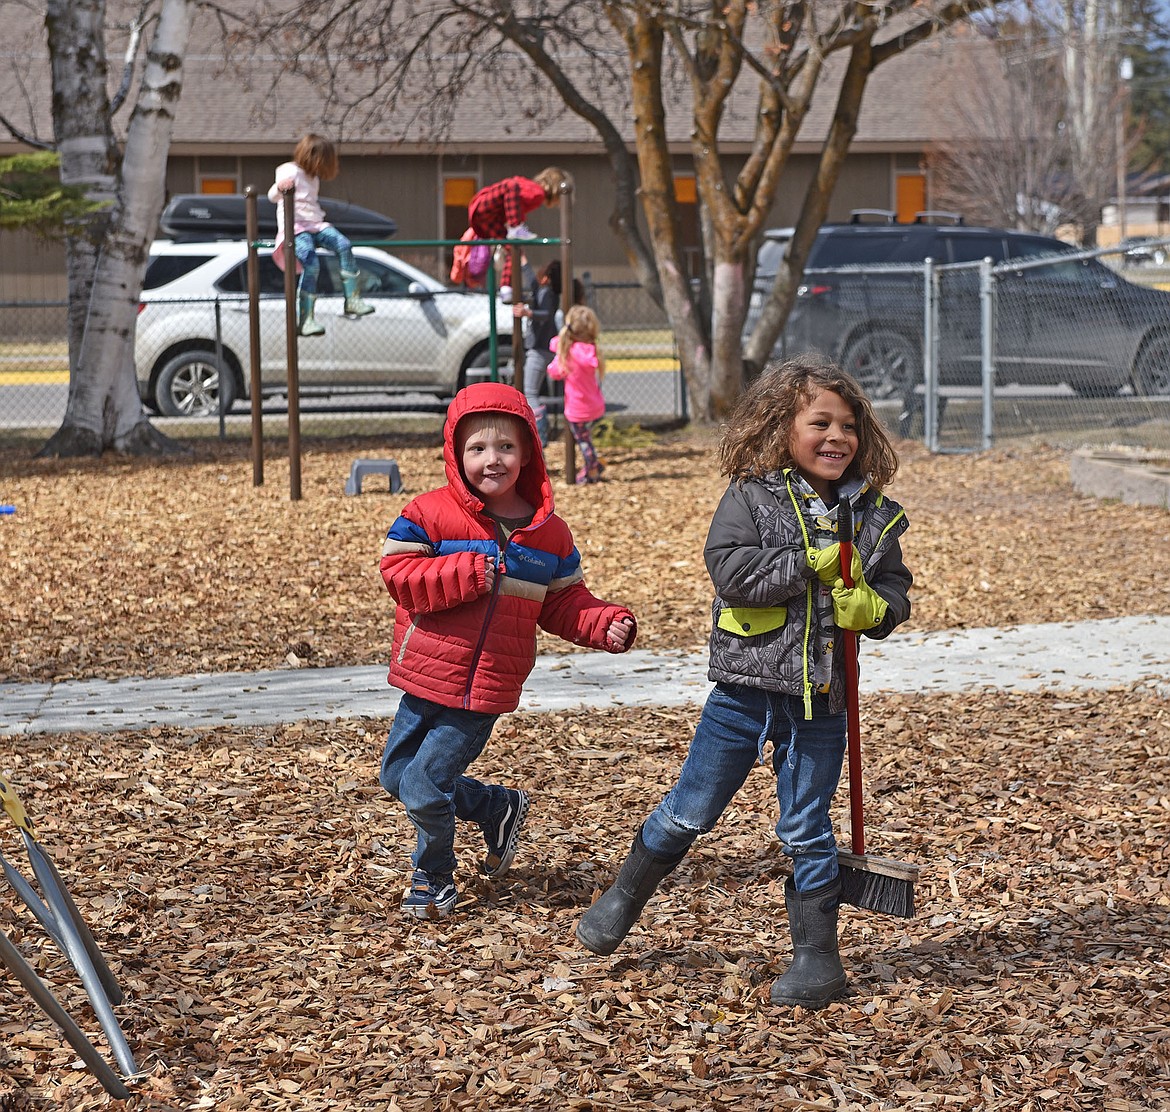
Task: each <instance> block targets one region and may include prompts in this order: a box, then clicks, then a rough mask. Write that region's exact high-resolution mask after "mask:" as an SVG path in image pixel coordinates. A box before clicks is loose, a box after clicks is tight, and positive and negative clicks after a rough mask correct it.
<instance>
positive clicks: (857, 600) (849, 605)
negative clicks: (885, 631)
mask: <svg viewBox="0 0 1170 1112" xmlns="http://www.w3.org/2000/svg"><path fill="white" fill-rule="evenodd" d="M889 605H890V604H889V603H888V602H886V600H885V599H884V598H882V597H881V595H879V594H878V593H877V592H876V591H875V590H874V589H873V588H872V587H871V586H870V585H869V584H868V583H866V581H865V580H864V579H862V578H861V576H860V575H856V576H854V578H853V586H852V587H846V586H845V581H844V580H843V579H838V580H837V585H836V586H835V587H834V588H833V621H835V622H836V623H837V625H838V626H840V627H841V629H851V630H853V631H854V632H855V633H860V632H861V631H862V630H863V629H873V627H874V626H876V625H879V624H880V623H881V620H882V619H883V618H884V617H885V616H886V610H887V609H889Z"/></svg>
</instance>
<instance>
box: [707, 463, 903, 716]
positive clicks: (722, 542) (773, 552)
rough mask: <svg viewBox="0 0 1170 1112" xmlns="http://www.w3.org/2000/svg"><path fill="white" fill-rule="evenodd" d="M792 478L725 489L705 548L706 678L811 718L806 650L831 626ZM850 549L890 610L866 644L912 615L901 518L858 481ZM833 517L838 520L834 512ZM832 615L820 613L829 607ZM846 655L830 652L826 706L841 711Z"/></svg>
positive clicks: (778, 476)
mask: <svg viewBox="0 0 1170 1112" xmlns="http://www.w3.org/2000/svg"><path fill="white" fill-rule="evenodd" d="M802 486H803V484H802V483H801V481H800V479H799V476H798V475H797V474H796V472H794V471H790V470H789V471H784V472H772V473H770V474H768V475H766V476H764V477H763V478H760V479H749V480H747V481H745V482H743V483H735V482H733V483H732V484H731V485H730V486H729V487H728V488H727V490H726V492H725V493H724V495H723V498H722V500H721V501H720V503H719V506H718V508H717V509H716V510H715V515H714V517H713V518H712V519H711V528H710V531H709V532H708V535H707V544H706V546H705V548H704V550H703V555H704V558H705V559H706V562H707V571H708V573H709V574H710V576H711V581H712V582H713V583H714V585H715V600H714V602H713V604H712V611H711V614H712V628H711V658H710V666H709V670H708V673H707V675H708V678H709V679H711V680H712V681H714V682H716V683H733V684H744V685H745V686H748V687H761V688H766V689H768V690H770V691H779V692H783V693H785V694H788V695H796V696H800V697H802V698H804V700H805V707H806V714H811V709H810V708H811V704H810V702H809V700H810V698H811V691H812V674H811V661H810V650H811V646H812V643H813V639H814V638H815V636H816V629H817V626H818V624H819V623H824V622H828V623H829V624H831V623H832V621H833V615H832V607H831V604H829V605H828V606H827V607H826V604H825V603H823V602H821V601H820V591H819V589H818V588H819V582H818V580H817V578H816V573H815V572H814V571H813V570H812V568H810V567H809V565H808V558H807V556H806V555H805V553H806V551H807V549H808V548H809V547H810V544H811V539H812V536H813V533H814V531H815V525H814V520H813V516H812V514H811V512H810V511H809V510H808V508H807V507H806V505H805V502H806V498H805V496H804V495H803V494H802V493H801V487H802ZM850 502H851V504H852V506H853V516H854V530H855V543H856V545H857V549H858V552H859V553H860V555H861V560H862V567H863V574H864V576H865V581H866V582H867V583H868V584H869V585H870V586H871V587H872V588H873V589H874V590H875V591H876V592H877V593H878V594H879V595H881V597H882V598H883V599H885V600H886V602H887V603H889V608H888V609H887V611H886V615H885V617H884V618H883V619H882V622H881V624H880V625H878V626H875V627H874V628H873V629H870V630H866V631H865V635H866V636H867V637H874V638H882V637H887V636H889V634H890V633H891V632H892V631H893V630H894V628H895V627H896V626H898V625H900V624H901V623H902V622H904V621H905V620H906V619H907V618H908V617H909V616H910V598H909V591H910V585H911V583H912V582H913V577H912V576H911V574H910V571H909V569H908V568H907V567H906V565H905V564H904V563H903V562H902V548H901V545H900V544H899V543H898V538H899V537H900V536H901V535H902V534H903V533H904V532H905V531H906V529H907V528H908V526H909V523H908V522H907V520H906V514H905V511H904V510H903V509H902V507H901V506H900V505H898V503H897V502H895V501H894V500H893V499H891V498H887V497H886V496H885V495H884V494H882V493H881V491H879V490H876V489H874V488H872V487H870V486H869V485H868V484H867V483H862V484H861V486H860V489H858V490H857V491H856V493H854V494H853V495H852V496H851V497H850ZM834 517H835V514H834ZM826 608H827V610H828V613H827V614H826V613H825V610H826ZM843 654H844V649H843V647H842V642H841V639H840V638H836V639H835V642H834V649H833V669H832V679H831V681H830V685H829V693H828V697H829V707H830V709H831V710H833V711H840V710H843V709H844V708H845V679H844V655H843Z"/></svg>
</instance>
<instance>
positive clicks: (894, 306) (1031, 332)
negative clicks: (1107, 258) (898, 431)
mask: <svg viewBox="0 0 1170 1112" xmlns="http://www.w3.org/2000/svg"><path fill="white" fill-rule="evenodd" d="M791 237H792V229H791V228H778V229H774V230H772V231H769V232H767V233H766V234H765V238H764V242H763V244H762V245H761V247H760V249H759V253H758V255H757V272H756V284H755V292H754V293H753V296H752V307H751V309H750V310H749V314H748V324H749V326H752V325H754V323H755V319H756V317H757V316H758V314H759V311H760V306H761V304H762V301H763V298H764V297H765V296H766V294H767V291H768V290H769V289H770V288H771V285H772V282H773V281H774V280H775V277H776V273H777V270H778V268H779V264H780V261H781V260H782V259H783V257H784V251H785V250H786V249H787V246H788V241H789V240H790V239H791ZM1076 255H1077V250H1076V248H1074V247H1071V246H1070V245H1069V244H1067V243H1063V242H1061V241H1060V240H1057V239H1051V238H1049V237H1047V236H1041V235H1035V234H1032V233H1030V232H1017V231H1010V230H1005V229H1001V228H981V227H972V226H969V225H966V224H964V223H963V222H962V218H961V217H959V216H956V215H954V214H950V213H946V214H940V213H921V214H919V216H918V218H917V219H916V220H915V222H914V223H913V224H898V223H895V219H894V214H893V213H890V212H885V211H875V210H861V211H858V212H855V213H854V214H853V216H852V218H851V219H850V221H849V222H848V223H843V224H825V225H823V226H822V227H821V228H820V229H819V231H818V232H817V237H816V239H815V240H814V242H813V246H812V250H811V251H810V253H809V258H808V262H807V264H806V267H805V273H804V281H803V284H802V285H801V287H800V290H799V292H798V295H797V298H796V301H795V302H794V304H793V308H792V312H791V314H790V316H789V319H788V323H787V325H786V327H785V330H784V333H783V335H782V336H781V338H780V341H779V343H778V345H777V349H776V351H775V354H776V355H784V354H786V353H787V354H795V353H797V352H801V351H809V350H816V351H821V352H823V353H825V354H826V355H828V356H829V357H830V358H832V359H834V360H836V361H837V362H838V363H840V364H841V365H842V366H843V367H844V368H845V369H846V370H848V371H849V372H850V373H852V374H853V375H854V376H856V377H857V378H858V379H859V380H860V381H861V382H862V384H863V385H864V386H865V387H866V389H867V391H868V392H869V393H870V395H871V396H872V397H875V398H882V397H887V396H890V395H897V394H902V393H904V392H905V391H906V390H907V388H908V387H912V386H913V384H915V383H919V382H921V381H922V368H923V356H922V348H923V335H924V331H925V327H924V296H923V272H922V269H921V266H920V264H921V263H922V262H923V261H924V260H925V259H927V258H931V259H933V260H934V261H935V262H936V263H938V264H944V263H959V262H974V261H977V260H979V259H984V258H990V259H991V260H992V262H993V263H994V264H995V265H996V267H997V300H996V318H995V319H996V328H995V362H996V369H997V383H998V384H1000V385H1002V384H1006V383H1021V384H1026V385H1040V386H1052V385H1057V384H1060V383H1067V384H1068V385H1069V386H1071V387H1072V388H1073V390H1075V391H1076V392H1077V393H1079V394H1082V395H1085V396H1090V397H1104V396H1108V395H1110V394H1115V393H1117V391H1118V390H1120V389H1122V388H1123V387H1126V386H1129V387H1131V388H1132V389H1133V391H1134V392H1135V393H1137V394H1144V395H1151V394H1166V393H1170V294H1167V293H1164V292H1162V291H1161V290H1156V289H1151V288H1148V287H1145V286H1139V285H1135V284H1134V283H1132V282H1127V281H1126V280H1125V279H1124V278H1122V277H1120V276H1119V275H1118V274H1117V273H1115V272H1114V271H1113V270H1110V269H1109V268H1108V267H1106V266H1104V265H1103V264H1102V263H1100V262H1099V261H1097V260H1096V259H1092V258H1090V259H1083V258H1078V257H1076ZM1069 256H1073V257H1071V258H1070V257H1069ZM1038 259H1050V260H1051V262H1050V264H1048V265H1043V266H1035V267H1032V266H1028V267H1023V268H1021V269H1019V270H1012V269H1002V268H1003V267H1004V265H1005V264H1006V265H1007V266H1008V267H1009V268H1010V264H1011V263H1012V262H1013V261H1016V260H1019V261H1020V262H1021V263H1023V262H1025V261H1035V260H1038ZM897 264H903V266H905V264H912V265H910V266H905V269H903V270H901V271H900V272H899V271H898V270H897V269H896V267H897ZM861 268H866V269H861ZM884 268H895V269H884ZM939 304H940V312H939V371H940V376H941V381H942V384H943V385H976V384H978V383H979V382H980V380H981V373H980V300H979V281H978V272H977V271H976V270H974V269H968V270H962V271H957V272H950V273H949V274H946V275H945V280H944V281H943V283H942V284H941V287H940V302H939Z"/></svg>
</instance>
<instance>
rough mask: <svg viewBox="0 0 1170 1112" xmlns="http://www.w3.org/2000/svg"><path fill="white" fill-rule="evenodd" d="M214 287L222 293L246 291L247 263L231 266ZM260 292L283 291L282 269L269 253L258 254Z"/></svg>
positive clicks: (278, 293) (281, 292)
mask: <svg viewBox="0 0 1170 1112" xmlns="http://www.w3.org/2000/svg"><path fill="white" fill-rule="evenodd" d="M216 287H217V288H218V289H219V290H221V291H222V292H223V293H247V292H248V263H247V261H246V260H245V261H244V262H241V263H238V264H237V265H236V266H233V267H232V268H231V270H229V271H228V272H227V273H226V274H225V275H224V276H223V277H222V278H221V279H220V280H219V281H218V282H216ZM260 292H261V293H262V294H276V295H280V294H283V293H284V271H283V270H281V269H280V267H278V266H277V265H276V263H274V262H273V261H272V256H271V255H261V256H260Z"/></svg>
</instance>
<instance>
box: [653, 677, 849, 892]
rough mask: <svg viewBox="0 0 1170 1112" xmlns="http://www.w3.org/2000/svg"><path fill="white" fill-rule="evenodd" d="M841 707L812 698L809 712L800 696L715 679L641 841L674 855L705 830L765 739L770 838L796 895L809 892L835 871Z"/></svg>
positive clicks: (756, 758) (757, 756)
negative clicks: (774, 810) (772, 783)
mask: <svg viewBox="0 0 1170 1112" xmlns="http://www.w3.org/2000/svg"><path fill="white" fill-rule="evenodd" d="M845 734H846V720H845V714H844V712H842V713H839V714H830V713H829V711H828V707H827V704H826V702H825V699H824V697H823V696H821V695H816V694H814V696H813V717H812V718H811V719H808V720H807V721H806V720H805V718H804V703H803V700H801V699H800V698H797V697H796V696H792V695H781V694H778V693H776V692H769V691H762V690H760V689H759V688H755V687H743V686H740V685H738V684H723V683H720V684H716V685H715V688H714V689H713V690H712V692H711V694H710V695H709V696H708V698H707V702H706V705H705V706H704V707H703V714H702V716H701V717H700V719H699V725H698V727H697V728H696V729H695V736H694V739H693V740H692V742H691V747H690V750H689V751H688V752H687V757H686V760H685V761H684V762H683V767H682V771H681V772H680V773H679V778H678V782H677V783H676V784H675V785H674V787H673V788H671V789H670V791H669V792H667V794H666V798H665V799H663V801H662V802H661V803H660V804H659V805H658V807H657V809H656V810H655V811H654V812H653V813H652V814H651V815H650V817H649V818H648V819H647V820H646V821H645V823H644V824H643V825H642V841H643V843H644V844H645V846H646V848H647V849H648V850H649V851H650V852H651V853H653V854H654V855H655V856H657V857H668V858H677V857H680V856H681V855H682V854H684V853H686V851H687V850H688V849H689V848H690V847H691V845H692V843H693V842H694V841H695V839H696V838H697V837H698V836H699V835H700V834H706V833H708V832H709V831H710V830H712V829H713V828H714V826H715V824H716V822H718V821H719V816H720V815H722V814H723V812H724V811H725V810H726V808H727V805H728V804H729V803H730V802H731V800H732V798H733V797H734V795H735V793H736V792H737V791H739V789H740V788H741V787H742V786H743V783H744V781H745V780H746V779H747V776H748V773H749V772H751V770H752V768H753V766H754V765H755V764H757V763H758V762H759V761H761V760H762V754H763V749H764V743H765V742H766V741H767V740H768V739H769V738H771V740H772V744H773V747H774V748H773V751H772V768H773V770H774V771H775V773H776V801H777V803H778V804H779V810H780V817H779V819H778V821H777V823H776V837H777V838H779V839H780V845H781V847H782V848H783V850H784V852H785V853H786V854H787V855H788V856H789V857H791V858H792V879H793V883H795V885H796V890H797V891H798V892H811V891H813V890H814V889H816V888H820V887H821V886H822V885H825V884H829V883H831V882H832V881H833V880H834V878H835V877H836V876H837V843H836V840H835V839H834V837H833V823H832V817H831V815H830V805H831V803H832V800H833V793H834V792H835V791H836V790H837V783H838V781H839V780H840V778H841V761H842V758H843V756H844V753H845Z"/></svg>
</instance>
